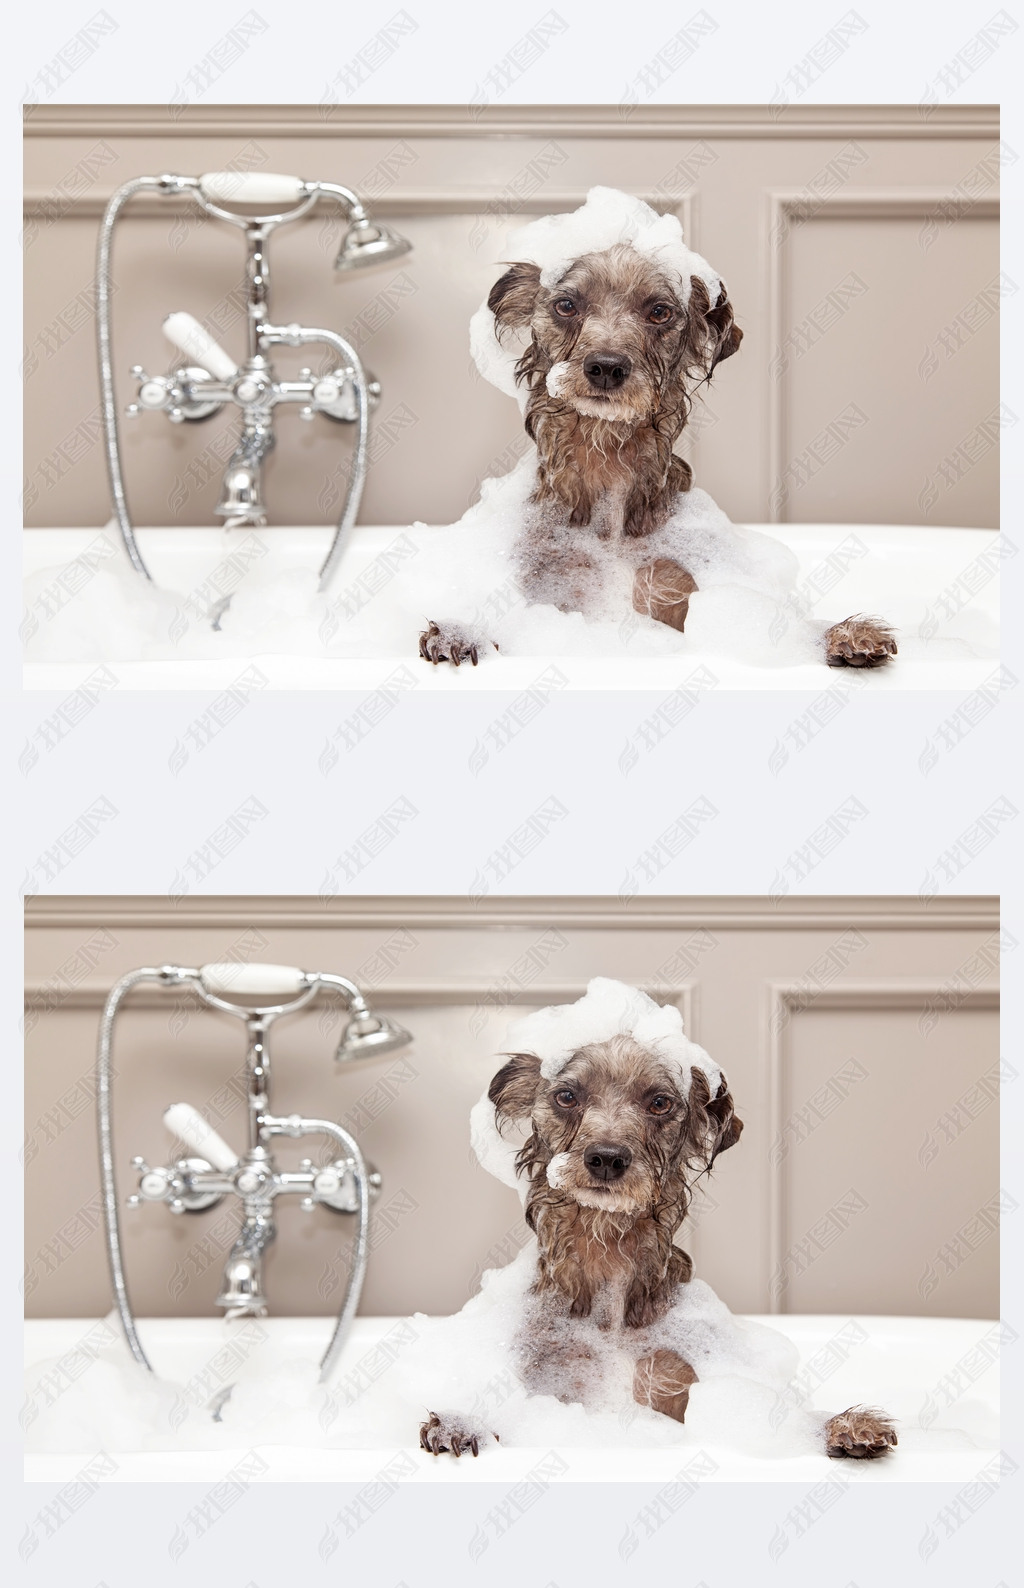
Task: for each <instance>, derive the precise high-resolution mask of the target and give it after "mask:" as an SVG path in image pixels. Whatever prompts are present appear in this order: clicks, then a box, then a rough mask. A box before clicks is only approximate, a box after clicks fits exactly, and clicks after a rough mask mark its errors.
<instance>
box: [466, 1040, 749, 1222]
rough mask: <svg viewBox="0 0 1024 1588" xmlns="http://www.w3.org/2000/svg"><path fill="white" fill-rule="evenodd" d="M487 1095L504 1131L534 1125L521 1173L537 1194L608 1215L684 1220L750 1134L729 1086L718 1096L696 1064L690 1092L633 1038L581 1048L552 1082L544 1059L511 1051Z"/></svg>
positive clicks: (674, 1068) (522, 1156)
mask: <svg viewBox="0 0 1024 1588" xmlns="http://www.w3.org/2000/svg"><path fill="white" fill-rule="evenodd" d="M488 1096H489V1098H490V1100H491V1102H492V1103H493V1104H494V1110H495V1118H496V1122H497V1125H498V1128H499V1130H500V1129H501V1128H502V1126H503V1125H504V1124H506V1123H507V1122H509V1121H512V1120H518V1121H529V1124H530V1126H531V1127H532V1128H531V1133H530V1136H529V1139H528V1140H527V1142H526V1144H525V1146H524V1147H523V1149H522V1151H521V1152H520V1153H519V1156H518V1158H517V1167H518V1169H519V1172H520V1173H527V1174H528V1175H529V1177H530V1181H531V1187H532V1188H533V1189H534V1190H537V1189H539V1188H542V1187H543V1188H550V1189H551V1190H553V1191H555V1192H556V1193H559V1194H560V1195H561V1196H562V1197H565V1198H569V1199H571V1200H572V1201H574V1202H576V1203H578V1204H579V1205H580V1206H581V1207H586V1208H599V1209H602V1210H604V1211H605V1212H609V1213H632V1214H635V1215H637V1216H642V1215H644V1214H653V1213H655V1212H657V1213H658V1214H659V1216H664V1215H665V1213H666V1212H667V1211H668V1210H672V1209H674V1210H675V1211H676V1213H677V1215H678V1219H677V1223H681V1222H682V1219H683V1218H684V1217H685V1214H686V1208H687V1206H688V1202H689V1188H690V1186H691V1185H692V1183H693V1181H694V1179H695V1178H696V1176H697V1175H699V1174H700V1173H703V1172H706V1171H707V1170H708V1169H710V1167H711V1164H712V1163H713V1161H714V1159H715V1158H716V1157H717V1156H718V1154H719V1153H720V1152H724V1151H725V1149H726V1148H727V1147H731V1146H732V1145H733V1144H734V1143H735V1142H736V1141H738V1139H739V1135H740V1131H741V1130H742V1129H743V1122H742V1121H741V1120H739V1119H737V1117H736V1115H735V1112H734V1110H733V1103H732V1097H731V1096H730V1094H729V1091H728V1089H727V1087H726V1084H725V1081H724V1080H723V1081H721V1082H720V1084H719V1085H718V1087H717V1091H716V1095H715V1096H714V1097H712V1096H711V1095H710V1088H709V1084H708V1080H707V1077H706V1076H705V1074H704V1072H703V1070H701V1069H699V1068H697V1067H696V1066H693V1067H692V1068H691V1071H690V1077H689V1086H684V1085H683V1083H682V1076H681V1074H680V1070H679V1067H678V1065H676V1064H673V1063H671V1062H665V1061H664V1060H661V1059H659V1057H658V1055H657V1053H656V1052H655V1051H654V1050H653V1049H652V1048H648V1047H645V1046H644V1045H643V1044H641V1043H640V1042H638V1041H636V1040H635V1039H634V1038H633V1037H631V1036H625V1035H620V1036H615V1037H612V1038H610V1039H609V1040H608V1041H605V1042H593V1043H590V1044H589V1045H587V1046H586V1047H581V1048H579V1049H578V1050H577V1051H576V1052H575V1053H574V1054H573V1055H572V1057H571V1058H570V1059H569V1060H568V1062H567V1063H566V1064H564V1065H563V1066H562V1067H561V1068H560V1069H559V1072H558V1074H557V1075H556V1076H554V1077H553V1078H552V1079H550V1080H547V1079H545V1078H544V1076H543V1075H542V1073H541V1061H540V1059H539V1058H538V1057H537V1056H536V1055H534V1054H531V1053H515V1054H512V1055H511V1056H510V1057H509V1060H508V1062H507V1063H506V1064H505V1065H504V1066H503V1067H502V1068H501V1069H500V1070H499V1071H498V1073H497V1075H496V1076H495V1077H494V1080H493V1081H492V1082H491V1085H490V1088H489V1090H488ZM545 1194H547V1193H546V1190H545Z"/></svg>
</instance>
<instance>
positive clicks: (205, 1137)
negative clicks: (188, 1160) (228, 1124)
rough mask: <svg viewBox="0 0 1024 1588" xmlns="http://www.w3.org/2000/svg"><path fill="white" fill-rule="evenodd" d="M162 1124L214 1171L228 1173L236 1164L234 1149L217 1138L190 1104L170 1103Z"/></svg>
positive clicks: (209, 1125)
mask: <svg viewBox="0 0 1024 1588" xmlns="http://www.w3.org/2000/svg"><path fill="white" fill-rule="evenodd" d="M164 1124H165V1125H166V1126H167V1129H168V1130H169V1131H170V1132H171V1134H172V1135H174V1136H179V1137H180V1138H181V1140H182V1141H183V1142H185V1143H186V1145H187V1146H189V1147H191V1148H192V1150H193V1152H197V1153H199V1154H200V1156H201V1157H203V1158H207V1159H208V1160H209V1161H210V1163H212V1164H213V1166H214V1168H215V1169H220V1170H222V1171H223V1172H224V1173H228V1172H230V1170H232V1169H234V1167H235V1166H236V1164H237V1163H238V1154H237V1152H235V1150H234V1148H233V1147H229V1146H228V1144H227V1142H226V1141H225V1140H224V1138H223V1136H218V1134H217V1132H216V1131H215V1130H214V1128H213V1126H212V1125H211V1124H210V1123H209V1121H208V1120H205V1119H204V1118H203V1116H202V1114H201V1113H200V1112H199V1110H198V1109H197V1108H193V1107H192V1104H191V1103H172V1104H171V1106H170V1108H168V1109H166V1110H165V1111H164Z"/></svg>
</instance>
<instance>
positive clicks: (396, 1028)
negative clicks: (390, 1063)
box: [334, 1008, 412, 1062]
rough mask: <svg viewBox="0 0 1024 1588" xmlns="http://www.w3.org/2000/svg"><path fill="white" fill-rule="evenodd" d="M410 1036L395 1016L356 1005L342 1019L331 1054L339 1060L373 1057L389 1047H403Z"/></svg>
mask: <svg viewBox="0 0 1024 1588" xmlns="http://www.w3.org/2000/svg"><path fill="white" fill-rule="evenodd" d="M411 1041H412V1037H411V1035H410V1034H409V1032H408V1031H406V1029H405V1027H404V1026H400V1025H399V1024H398V1022H397V1020H389V1019H388V1018H387V1016H385V1015H376V1014H371V1013H370V1011H369V1010H368V1009H365V1008H364V1009H362V1010H359V1009H356V1010H355V1012H354V1013H353V1015H352V1018H351V1019H350V1020H348V1021H347V1022H346V1025H345V1028H344V1030H343V1031H342V1033H341V1041H340V1042H339V1043H338V1048H337V1051H336V1053H335V1055H334V1057H335V1059H336V1060H337V1061H339V1062H343V1061H347V1060H351V1059H375V1058H378V1057H379V1056H380V1055H381V1054H382V1053H390V1052H391V1051H392V1049H393V1048H403V1047H404V1046H405V1044H406V1043H407V1042H411Z"/></svg>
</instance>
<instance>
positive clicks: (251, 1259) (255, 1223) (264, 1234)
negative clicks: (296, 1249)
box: [216, 1215, 276, 1318]
mask: <svg viewBox="0 0 1024 1588" xmlns="http://www.w3.org/2000/svg"><path fill="white" fill-rule="evenodd" d="M275 1233H276V1231H275V1229H274V1226H273V1224H272V1223H271V1221H270V1219H269V1218H264V1217H261V1216H259V1215H257V1216H255V1217H252V1216H249V1215H247V1216H246V1218H245V1221H244V1223H243V1225H242V1228H241V1230H240V1231H239V1233H238V1239H237V1240H236V1241H235V1244H234V1246H232V1248H231V1251H230V1252H229V1253H228V1258H227V1262H226V1263H225V1264H224V1283H223V1285H222V1287H221V1292H220V1295H219V1296H218V1297H217V1301H216V1305H217V1306H218V1307H223V1308H224V1309H225V1317H227V1318H265V1317H266V1316H267V1298H266V1296H265V1295H264V1293H263V1253H264V1252H265V1251H266V1249H267V1247H268V1246H269V1245H270V1242H271V1241H272V1240H273V1239H274V1235H275Z"/></svg>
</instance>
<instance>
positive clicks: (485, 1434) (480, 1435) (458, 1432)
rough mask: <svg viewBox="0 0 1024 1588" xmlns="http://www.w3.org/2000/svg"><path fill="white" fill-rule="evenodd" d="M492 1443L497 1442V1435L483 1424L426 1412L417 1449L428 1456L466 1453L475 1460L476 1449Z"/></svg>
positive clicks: (455, 1414) (457, 1414)
mask: <svg viewBox="0 0 1024 1588" xmlns="http://www.w3.org/2000/svg"><path fill="white" fill-rule="evenodd" d="M492 1442H493V1443H497V1442H498V1436H497V1434H492V1433H491V1432H490V1431H489V1429H487V1428H485V1427H484V1425H483V1423H477V1422H474V1421H473V1419H472V1418H470V1417H463V1416H461V1415H460V1414H459V1413H458V1412H430V1413H428V1415H427V1421H426V1422H425V1423H421V1424H420V1449H421V1450H426V1451H427V1452H428V1454H430V1455H432V1456H439V1455H441V1454H442V1452H444V1451H450V1452H451V1454H452V1455H453V1456H456V1457H458V1456H461V1455H462V1454H463V1452H464V1451H466V1450H471V1451H472V1452H473V1455H474V1456H478V1455H479V1454H480V1446H481V1445H489V1444H491V1443H492Z"/></svg>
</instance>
